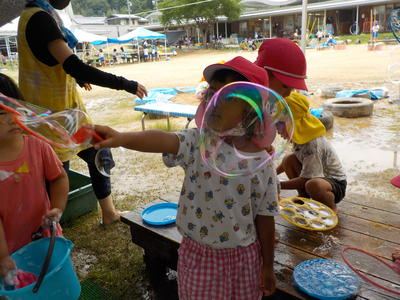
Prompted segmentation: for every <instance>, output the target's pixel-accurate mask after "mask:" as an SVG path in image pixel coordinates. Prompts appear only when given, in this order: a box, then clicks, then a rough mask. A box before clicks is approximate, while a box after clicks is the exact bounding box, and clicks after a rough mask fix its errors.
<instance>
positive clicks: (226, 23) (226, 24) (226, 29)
mask: <svg viewBox="0 0 400 300" xmlns="http://www.w3.org/2000/svg"><path fill="white" fill-rule="evenodd" d="M225 38H226V39H227V38H228V22H227V21H225Z"/></svg>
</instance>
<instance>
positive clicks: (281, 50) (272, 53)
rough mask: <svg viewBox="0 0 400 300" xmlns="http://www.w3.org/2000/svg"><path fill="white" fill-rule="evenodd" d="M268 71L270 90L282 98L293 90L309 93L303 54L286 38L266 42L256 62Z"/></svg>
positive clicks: (259, 50)
mask: <svg viewBox="0 0 400 300" xmlns="http://www.w3.org/2000/svg"><path fill="white" fill-rule="evenodd" d="M254 63H255V64H256V65H257V66H260V67H262V68H264V69H266V70H267V71H268V77H269V88H271V89H273V90H274V91H275V92H277V93H278V94H280V95H281V96H282V97H284V98H285V97H287V96H289V95H290V92H291V91H292V89H297V90H304V91H307V86H306V83H305V81H304V80H305V79H306V78H307V76H306V71H307V62H306V57H305V56H304V54H303V52H302V51H301V49H300V48H299V46H297V44H295V43H294V42H293V41H291V40H289V39H285V38H275V39H268V40H265V41H264V42H263V43H262V44H261V46H260V49H258V57H257V60H256V61H255V62H254Z"/></svg>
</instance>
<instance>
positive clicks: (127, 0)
mask: <svg viewBox="0 0 400 300" xmlns="http://www.w3.org/2000/svg"><path fill="white" fill-rule="evenodd" d="M126 4H127V5H128V15H129V19H128V26H129V25H132V20H131V5H132V3H131V1H129V0H126ZM128 30H129V27H128Z"/></svg>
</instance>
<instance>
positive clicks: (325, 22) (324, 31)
mask: <svg viewBox="0 0 400 300" xmlns="http://www.w3.org/2000/svg"><path fill="white" fill-rule="evenodd" d="M323 27H324V34H325V33H326V9H325V10H324V26H323Z"/></svg>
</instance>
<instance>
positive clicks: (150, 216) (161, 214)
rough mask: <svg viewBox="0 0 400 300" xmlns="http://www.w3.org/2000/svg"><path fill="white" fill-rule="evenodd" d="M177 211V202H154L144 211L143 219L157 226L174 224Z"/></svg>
mask: <svg viewBox="0 0 400 300" xmlns="http://www.w3.org/2000/svg"><path fill="white" fill-rule="evenodd" d="M177 211H178V204H176V203H159V204H154V205H152V206H149V207H147V208H145V209H144V210H143V211H142V219H143V221H144V222H145V223H147V224H150V225H156V226H162V225H168V224H173V223H175V221H176V213H177Z"/></svg>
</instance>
